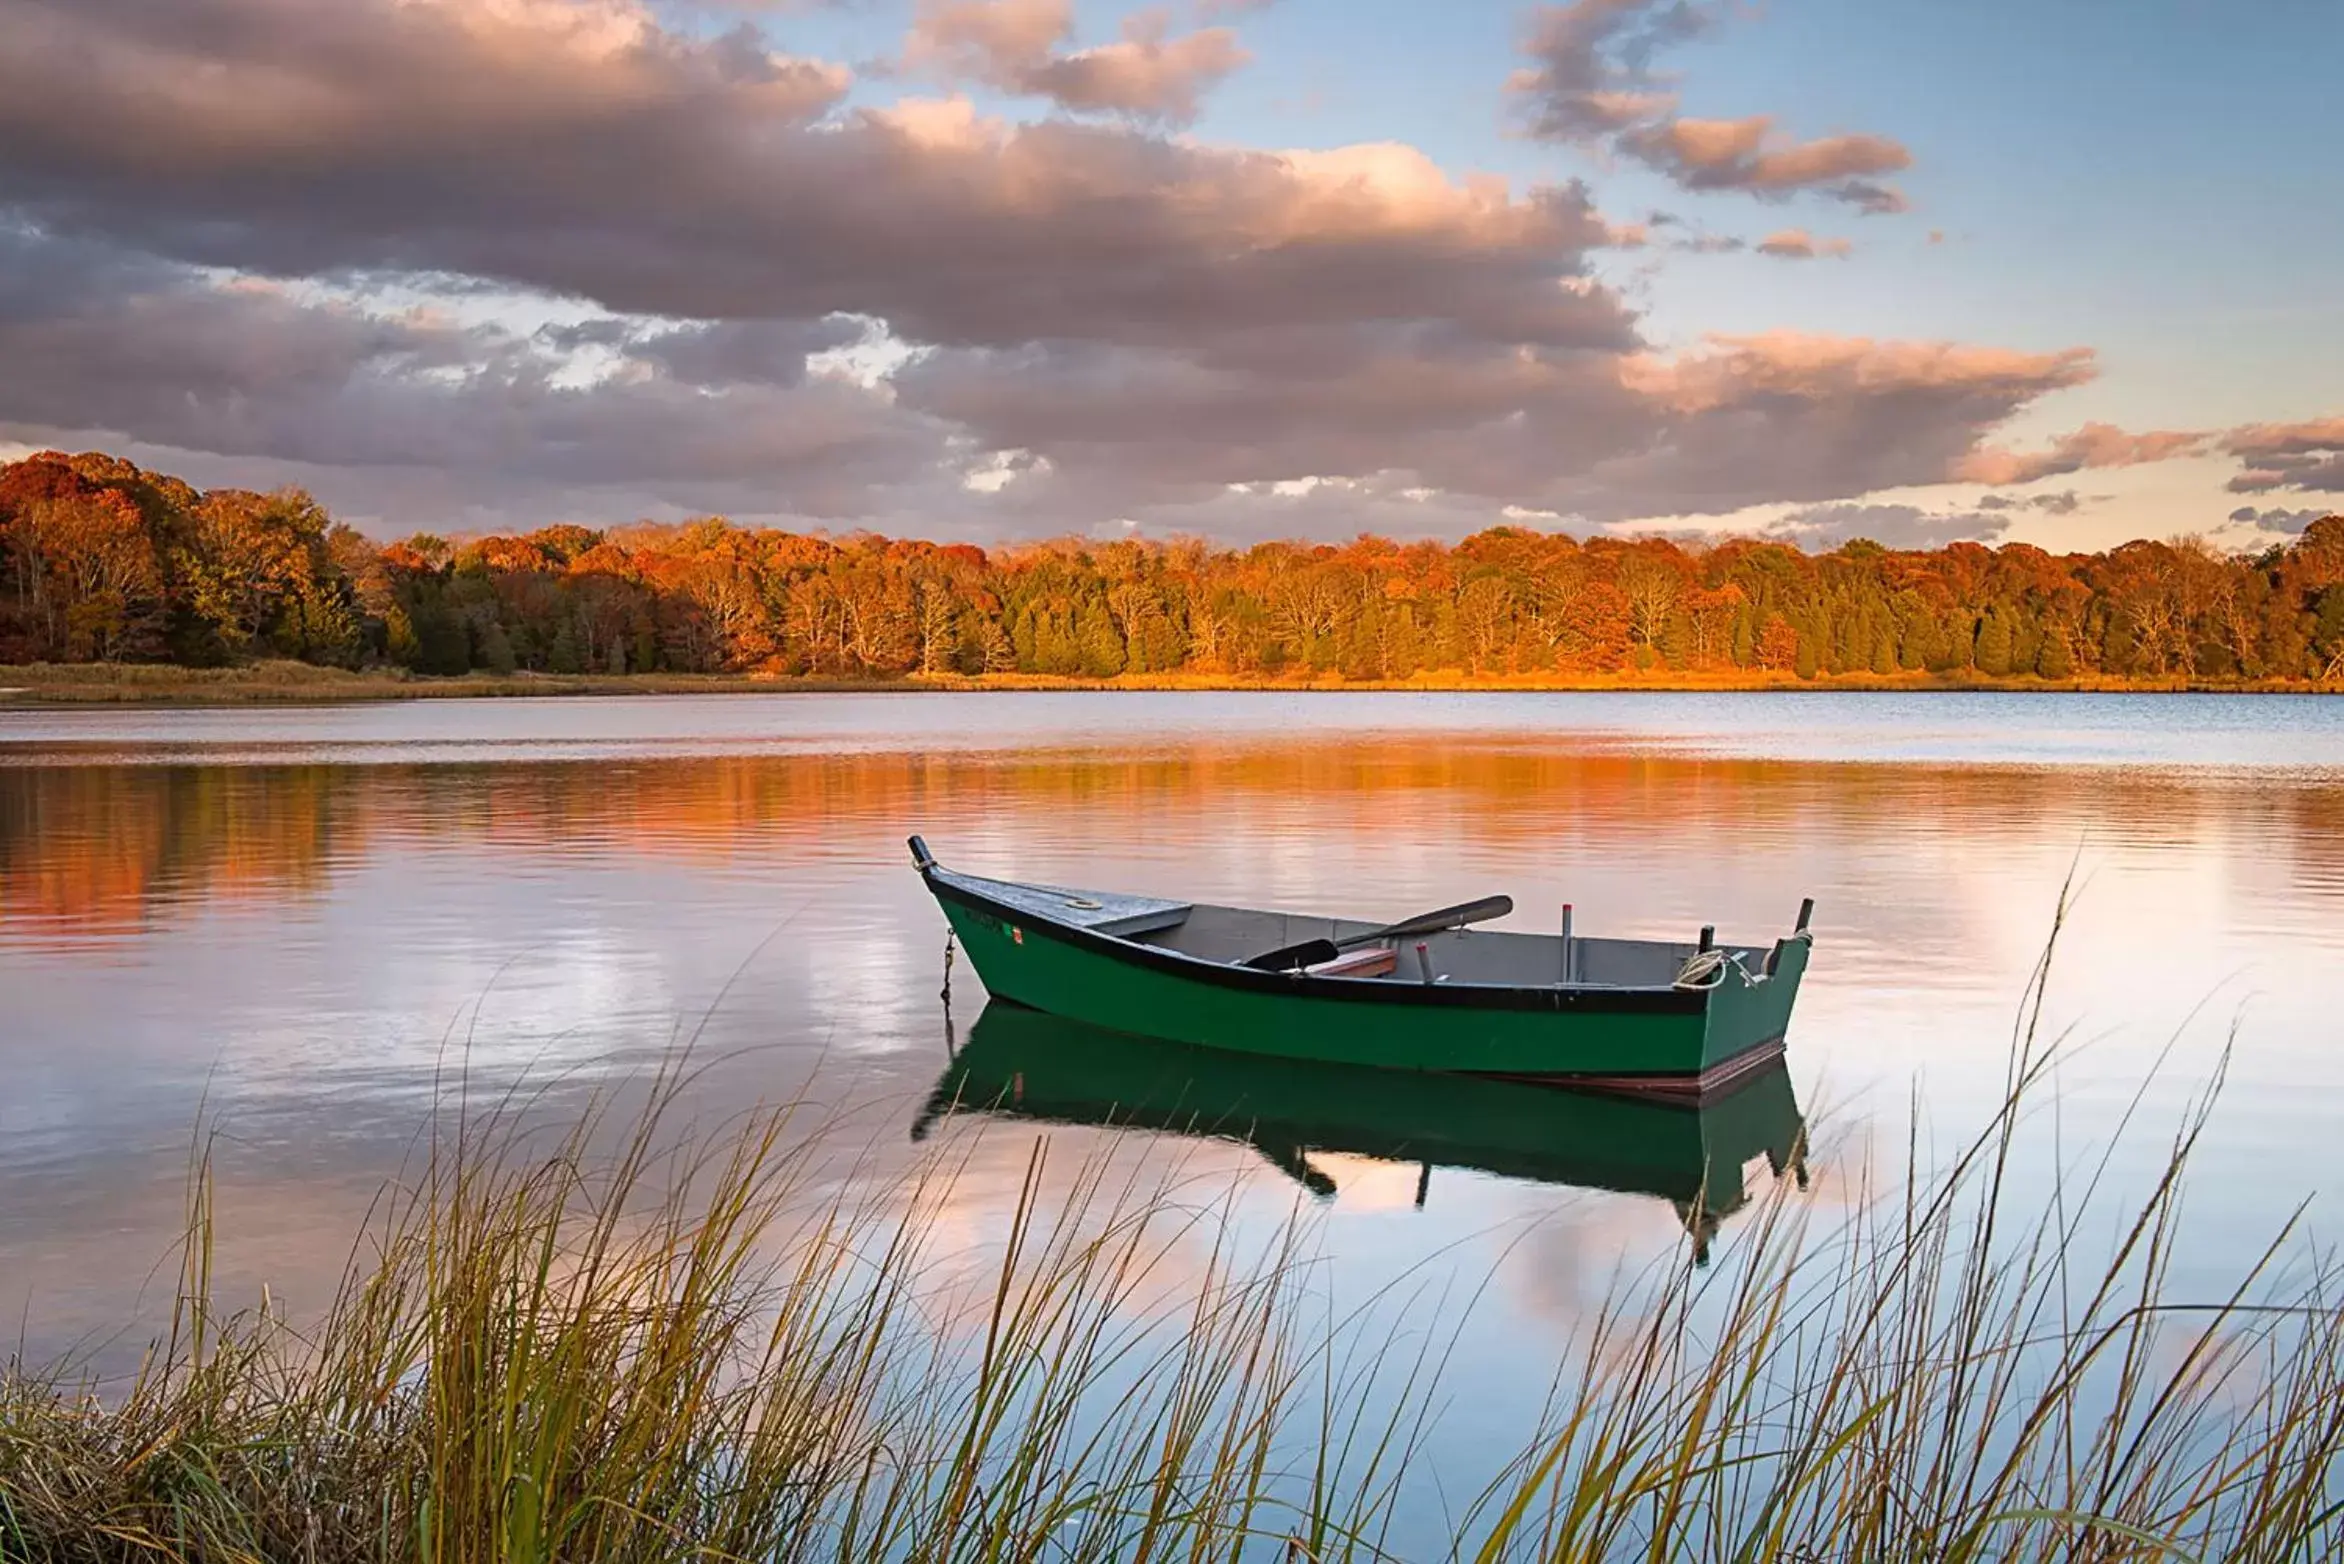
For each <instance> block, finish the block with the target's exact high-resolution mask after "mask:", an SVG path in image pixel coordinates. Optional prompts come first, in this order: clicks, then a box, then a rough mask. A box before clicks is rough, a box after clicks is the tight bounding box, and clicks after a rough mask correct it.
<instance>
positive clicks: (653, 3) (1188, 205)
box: [0, 0, 2344, 549]
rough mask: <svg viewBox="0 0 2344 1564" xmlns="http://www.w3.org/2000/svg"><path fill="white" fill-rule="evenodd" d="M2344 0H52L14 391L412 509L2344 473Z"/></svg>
mask: <svg viewBox="0 0 2344 1564" xmlns="http://www.w3.org/2000/svg"><path fill="white" fill-rule="evenodd" d="M2340 48H2344V6H2340V5H2338V4H2336V3H2335V0H2257V3H2255V4H2252V5H2236V4H2214V3H2211V0H2141V3H2137V4H2132V5H2126V6H2118V5H2115V4H2113V3H2106V0H2059V3H2056V4H2048V5H2046V4H2042V3H2039V0H2037V3H2031V4H2020V3H2017V0H1976V3H1972V4H1968V5H1963V6H1948V5H1944V4H1942V3H1939V0H1763V3H1751V0H1571V3H1565V4H1513V3H1496V0H1439V3H1435V0H1165V3H1158V4H1152V5H1150V4H1142V5H1137V6H1132V5H1110V4H1100V3H1096V0H833V3H820V0H0V456H8V455H13V454H20V453H22V452H24V451H28V450H33V449H39V448H43V447H49V446H60V447H64V448H68V449H83V448H92V447H96V448H103V449H109V450H114V451H118V452H121V453H123V454H127V455H129V456H131V457H132V458H133V459H135V460H138V461H139V462H140V463H141V464H142V465H147V466H150V467H155V468H160V469H162V470H166V471H173V472H178V473H181V474H183V475H185V476H187V477H188V478H190V479H191V480H193V481H195V482H197V483H199V484H203V485H233V486H239V487H253V488H265V487H273V486H276V485H279V484H287V483H291V484H299V485H301V486H303V487H306V488H308V489H310V490H311V491H312V492H313V493H315V494H316V495H317V496H318V497H319V498H320V499H321V500H323V501H324V502H325V503H326V504H327V505H328V506H329V507H330V508H332V509H333V510H334V511H335V512H336V513H337V514H339V515H341V516H343V517H345V518H346V519H350V520H353V521H355V522H357V523H358V524H360V525H362V526H364V527H365V528H366V529H367V530H369V531H371V532H374V533H376V534H378V535H383V536H395V535H403V534H405V533H408V532H412V531H416V530H432V531H437V532H442V533H471V532H480V531H486V530H492V529H508V528H523V527H529V526H535V525H539V524H543V523H547V522H553V521H583V522H586V523H588V524H594V525H602V524H612V523H619V522H626V521H632V520H636V519H653V520H673V519H682V518H685V517H690V516H696V515H703V514H710V513H716V514H724V515H729V516H732V517H734V518H735V519H737V520H742V521H746V522H756V523H767V524H776V525H784V526H792V527H803V528H821V529H826V530H829V531H832V532H845V531H852V530H858V529H871V530H877V531H882V532H888V533H893V534H902V535H913V536H924V537H932V538H940V539H967V540H972V541H977V542H996V541H1003V540H1007V539H1012V538H1017V537H1031V536H1046V535H1062V534H1082V535H1091V536H1100V537H1115V536H1124V535H1129V534H1133V533H1137V534H1140V535H1144V536H1157V537H1168V536H1173V535H1204V536H1209V537H1213V538H1216V539H1220V540H1223V541H1227V542H1232V543H1243V542H1248V541H1253V540H1259V539H1263V538H1315V539H1325V540H1341V539H1347V538H1350V537H1352V536H1355V535H1357V534H1359V533H1361V532H1374V533H1378V534H1382V535H1385V536H1392V537H1400V538H1415V537H1436V538H1452V539H1453V538H1456V537H1461V536H1464V535H1466V534H1468V533H1470V532H1473V531H1477V530H1480V529H1482V528H1485V527H1489V526H1493V525H1505V524H1512V525H1522V526H1532V527H1541V528H1560V529H1564V530H1568V531H1572V532H1574V533H1578V534H1581V535H1585V534H1588V533H1591V532H1596V531H1606V530H1608V531H1613V532H1622V533H1642V532H1664V533H1672V534H1673V533H1715V532H1729V531H1730V532H1754V533H1763V534H1766V535H1771V536H1777V537H1782V538H1786V539H1789V540H1792V541H1796V542H1799V543H1802V544H1804V545H1806V546H1809V547H1817V548H1822V547H1829V546H1832V545H1834V544H1836V543H1839V542H1842V541H1845V540H1847V539H1849V538H1853V537H1858V536H1863V537H1871V538H1874V539H1877V540H1878V541H1880V542H1883V543H1887V544H1890V545H1891V546H1929V545H1934V544H1939V543H1943V542H1947V541H1951V540H1953V539H1956V538H1975V539H1978V540H1981V541H1986V542H1998V541H2024V542H2030V543H2037V544H2041V545H2043V546H2045V547H2048V548H2052V549H2069V548H2076V549H2090V548H2104V547H2108V546H2112V545H2113V544H2115V543H2118V542H2121V541H2124V540H2126V539H2129V538H2134V537H2144V536H2145V537H2166V536H2172V535H2176V534H2181V533H2203V534H2206V535H2208V536H2209V537H2211V538H2212V539H2213V540H2214V541H2216V542H2217V543H2218V544H2221V545H2223V546H2226V547H2232V548H2254V547H2260V546H2264V545H2267V544H2269V543H2270V542H2272V541H2276V540H2280V539H2283V538H2284V537H2286V536H2287V535H2289V534H2290V533H2292V532H2295V531H2300V530H2301V528H2302V526H2303V525H2304V524H2305V523H2306V522H2307V521H2309V520H2310V519H2311V518H2313V517H2315V516H2318V515H2321V514H2324V513H2326V512H2328V511H2330V510H2333V509H2336V508H2339V507H2344V499H2340V498H2339V497H2338V496H2339V495H2340V494H2344V289H2340V288H2338V287H2337V286H2336V285H2335V277H2336V276H2337V275H2338V272H2337V267H2338V260H2337V258H2338V257H2339V256H2344V188H2340V186H2339V181H2338V179H2337V177H2336V174H2335V168H2334V149H2335V147H2336V146H2338V145H2340V144H2344V97H2339V96H2338V95H2337V94H2336V92H2335V91H2334V87H2333V81H2332V72H2333V62H2334V61H2335V60H2336V59H2337V58H2338V57H2339V51H2340Z"/></svg>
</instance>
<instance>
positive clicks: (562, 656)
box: [545, 614, 586, 673]
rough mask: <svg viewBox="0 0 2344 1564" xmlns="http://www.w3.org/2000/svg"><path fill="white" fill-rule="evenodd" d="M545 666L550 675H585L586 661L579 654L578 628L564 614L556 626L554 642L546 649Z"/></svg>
mask: <svg viewBox="0 0 2344 1564" xmlns="http://www.w3.org/2000/svg"><path fill="white" fill-rule="evenodd" d="M545 666H546V671H547V672H549V673H583V672H584V671H585V668H586V659H585V658H583V657H581V656H580V655H579V654H578V627H577V626H576V624H574V623H573V622H572V621H571V619H570V616H569V615H567V614H564V615H563V616H562V618H561V620H560V622H559V623H557V624H556V625H555V626H554V629H553V640H552V642H551V643H550V644H549V645H548V646H547V647H546V649H545Z"/></svg>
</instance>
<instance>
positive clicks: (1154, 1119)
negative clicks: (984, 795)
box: [912, 1001, 1805, 1258]
mask: <svg viewBox="0 0 2344 1564" xmlns="http://www.w3.org/2000/svg"><path fill="white" fill-rule="evenodd" d="M954 1114H982V1115H991V1116H998V1117H1007V1118H1016V1119H1021V1120H1032V1121H1039V1122H1042V1123H1048V1124H1069V1125H1100V1126H1108V1127H1113V1128H1119V1129H1145V1130H1153V1131H1157V1132H1159V1133H1168V1134H1175V1135H1186V1136H1194V1137H1198V1138H1211V1139H1217V1140H1223V1141H1228V1142H1231V1143H1234V1144H1238V1145H1243V1146H1248V1147H1250V1148H1252V1149H1253V1150H1254V1151H1256V1152H1258V1153H1260V1155H1261V1156H1262V1157H1263V1158H1265V1159H1266V1160H1268V1161H1269V1162H1270V1163H1271V1164H1272V1165H1274V1166H1276V1167H1277V1168H1279V1169H1280V1170H1281V1171H1283V1172H1285V1173H1286V1174H1287V1175H1288V1176H1289V1177H1291V1178H1293V1179H1294V1180H1295V1181H1296V1182H1297V1183H1299V1184H1301V1185H1302V1186H1303V1187H1304V1188H1306V1189H1308V1190H1310V1191H1311V1192H1312V1193H1313V1194H1315V1195H1318V1196H1320V1197H1321V1198H1327V1197H1331V1196H1332V1195H1334V1194H1335V1192H1336V1183H1335V1180H1334V1179H1333V1178H1332V1177H1331V1176H1330V1175H1329V1174H1328V1173H1327V1172H1326V1171H1325V1169H1324V1168H1323V1167H1322V1166H1320V1165H1319V1163H1322V1162H1323V1163H1330V1165H1331V1158H1330V1157H1329V1156H1328V1155H1327V1154H1332V1155H1333V1156H1349V1157H1369V1158H1374V1159H1376V1160H1378V1161H1383V1162H1389V1163H1401V1164H1407V1163H1414V1164H1417V1165H1418V1166H1419V1168H1420V1170H1421V1171H1420V1173H1419V1176H1418V1180H1417V1188H1416V1203H1417V1204H1418V1205H1419V1206H1421V1205H1423V1204H1424V1203H1425V1200H1426V1197H1427V1195H1428V1193H1429V1192H1430V1189H1431V1183H1432V1170H1433V1169H1434V1168H1436V1167H1439V1168H1457V1169H1463V1170H1467V1171H1471V1172H1477V1173H1484V1174H1493V1175H1496V1176H1498V1177H1501V1178H1510V1179H1521V1180H1526V1181H1531V1182H1536V1183H1542V1184H1557V1185H1571V1186H1576V1187H1579V1188H1585V1189H1605V1190H1615V1191H1618V1192H1621V1193H1624V1194H1639V1195H1656V1196H1659V1197H1660V1198H1662V1199H1664V1200H1667V1201H1669V1202H1670V1203H1671V1204H1672V1205H1674V1206H1675V1207H1676V1210H1677V1216H1678V1219H1679V1220H1680V1221H1682V1222H1683V1223H1684V1225H1685V1227H1686V1229H1687V1231H1689V1232H1690V1233H1691V1234H1692V1235H1693V1239H1694V1250H1695V1256H1696V1258H1698V1257H1700V1255H1701V1254H1702V1253H1703V1251H1704V1250H1705V1249H1706V1246H1707V1244H1708V1240H1709V1238H1710V1237H1711V1235H1712V1234H1714V1233H1715V1231H1716V1229H1717V1225H1718V1223H1719V1222H1720V1221H1721V1220H1722V1219H1723V1218H1725V1217H1727V1216H1730V1215H1732V1214H1733V1213H1734V1212H1736V1211H1738V1210H1740V1209H1741V1208H1742V1207H1743V1206H1744V1205H1745V1204H1747V1203H1748V1202H1749V1200H1750V1198H1751V1194H1752V1188H1751V1184H1750V1170H1751V1169H1752V1168H1753V1167H1754V1166H1755V1165H1756V1164H1757V1163H1758V1162H1759V1161H1760V1159H1763V1161H1764V1164H1765V1167H1766V1170H1767V1172H1768V1173H1769V1174H1770V1175H1772V1176H1774V1177H1780V1176H1782V1175H1783V1174H1784V1173H1786V1172H1790V1173H1795V1174H1797V1175H1798V1177H1799V1178H1800V1180H1801V1181H1802V1182H1804V1179H1805V1168H1804V1162H1803V1153H1804V1133H1805V1127H1804V1122H1803V1121H1802V1119H1801V1117H1800V1113H1799V1105H1798V1100H1797V1098H1796V1097H1795V1096H1794V1095H1793V1093H1792V1090H1791V1080H1790V1072H1789V1071H1788V1070H1787V1069H1786V1068H1785V1067H1784V1065H1783V1063H1782V1061H1781V1060H1779V1059H1777V1060H1775V1061H1773V1062H1771V1063H1770V1064H1768V1065H1767V1066H1766V1067H1765V1068H1763V1069H1760V1070H1758V1071H1756V1072H1754V1073H1752V1074H1750V1075H1748V1076H1745V1077H1744V1078H1743V1079H1742V1080H1741V1081H1740V1082H1738V1083H1736V1085H1735V1086H1734V1088H1733V1089H1732V1090H1731V1091H1730V1092H1727V1093H1725V1094H1722V1095H1720V1096H1718V1097H1715V1098H1713V1099H1712V1100H1711V1101H1709V1102H1707V1103H1703V1104H1699V1105H1694V1104H1689V1103H1677V1102H1669V1101H1661V1100H1654V1099H1651V1098H1639V1097H1623V1096H1618V1095H1614V1094H1610V1093H1594V1092H1577V1091H1558V1090H1555V1089H1553V1088H1551V1087H1546V1086H1538V1085H1531V1084H1527V1083H1524V1082H1518V1081H1503V1080H1493V1079H1490V1078H1488V1077H1484V1076H1471V1075H1405V1074H1401V1073H1399V1072H1396V1071H1392V1070H1373V1069H1364V1068H1361V1067H1358V1066H1354V1065H1330V1064H1310V1063H1305V1062H1303V1061H1301V1060H1298V1059H1284V1058H1276V1057H1271V1056H1267V1055H1246V1054H1238V1053H1231V1052H1227V1051H1225V1050H1220V1049H1204V1048H1191V1047H1189V1046H1187V1045H1185V1044H1181V1043H1164V1042H1157V1041H1155V1040H1153V1039H1149V1038H1140V1037H1128V1036H1117V1035H1114V1034H1111V1033H1107V1032H1103V1031H1100V1030H1099V1029H1097V1028H1094V1027H1090V1026H1086V1025H1084V1024H1083V1023H1081V1022H1079V1021H1068V1020H1066V1019H1064V1018H1063V1017H1059V1016H1051V1015H1044V1014H1042V1013H1041V1012H1040V1011H1038V1010H1029V1009H1026V1008H1025V1007H1024V1006H1022V1005H1015V1004H1004V1003H1002V1002H1000V1001H995V1002H994V1003H992V1004H989V1005H987V1006H986V1007H985V1011H984V1013H983V1014H982V1015H980V1016H979V1017H978V1018H977V1023H976V1025H975V1027H973V1028H972V1029H971V1031H970V1033H969V1039H968V1044H967V1046H966V1047H964V1048H962V1049H961V1050H960V1051H959V1053H958V1054H957V1055H956V1056H955V1057H954V1059H953V1062H952V1065H951V1067H950V1068H949V1069H947V1070H946V1071H945V1072H944V1075H943V1077H942V1079H940V1080H939V1081H938V1082H937V1083H936V1088H935V1090H934V1091H933V1092H931V1093H930V1094H929V1097H928V1101H927V1103H926V1105H925V1106H924V1107H923V1108H922V1109H921V1111H920V1114H919V1117H918V1119H917V1120H915V1121H914V1123H913V1125H912V1139H914V1140H924V1139H926V1138H927V1136H928V1135H929V1133H930V1132H931V1131H932V1130H933V1128H934V1127H935V1126H936V1125H937V1124H938V1123H939V1122H941V1121H942V1120H944V1119H946V1118H947V1117H949V1116H951V1115H954ZM1314 1157H1316V1158H1318V1159H1319V1162H1314V1161H1313V1160H1312V1159H1313V1158H1314Z"/></svg>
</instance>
